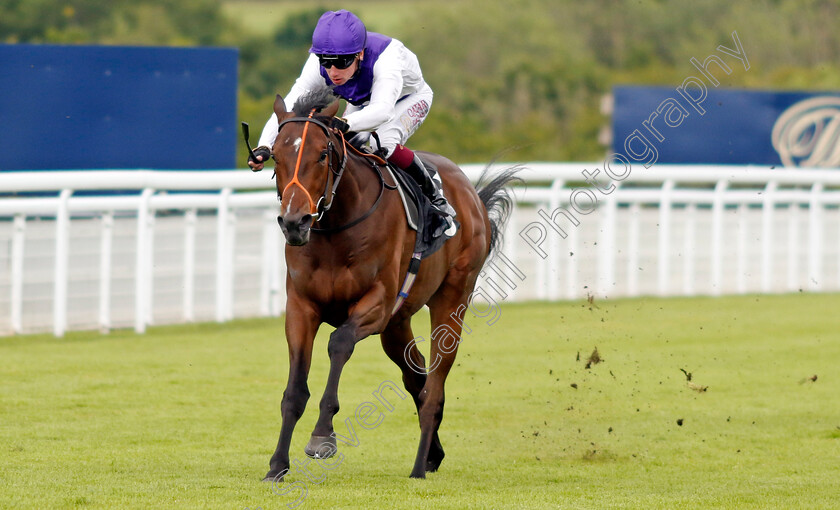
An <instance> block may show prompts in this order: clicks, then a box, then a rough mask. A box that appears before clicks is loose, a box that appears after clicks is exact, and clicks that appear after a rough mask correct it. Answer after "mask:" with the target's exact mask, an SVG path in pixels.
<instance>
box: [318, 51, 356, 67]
mask: <svg viewBox="0 0 840 510" xmlns="http://www.w3.org/2000/svg"><path fill="white" fill-rule="evenodd" d="M358 56H359V54H358V53H354V54H352V55H323V54H318V62H319V63H320V64H321V67H323V68H324V69H329V68H330V67H332V66H335V67H336V68H337V69H347V68H348V67H350V66H351V65H353V62H355V61H356V57H358Z"/></svg>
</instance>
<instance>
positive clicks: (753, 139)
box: [613, 79, 840, 167]
mask: <svg viewBox="0 0 840 510" xmlns="http://www.w3.org/2000/svg"><path fill="white" fill-rule="evenodd" d="M695 80H696V79H695ZM698 82H699V80H698ZM684 85H685V84H684ZM698 85H702V84H701V83H698ZM614 100H615V103H614V110H613V151H614V152H616V153H619V154H623V155H627V156H628V157H629V158H630V159H635V160H641V159H643V158H642V157H635V156H634V154H632V153H635V155H639V156H641V155H643V154H644V159H647V161H651V160H652V159H654V158H656V159H655V162H656V163H701V164H753V165H768V166H774V165H779V166H781V165H784V166H803V167H840V93H832V92H772V91H757V90H736V89H714V88H712V87H707V88H706V87H702V88H701V87H700V86H694V87H692V88H691V89H689V88H688V87H685V88H682V87H677V88H669V87H632V86H623V87H616V88H615V89H614Z"/></svg>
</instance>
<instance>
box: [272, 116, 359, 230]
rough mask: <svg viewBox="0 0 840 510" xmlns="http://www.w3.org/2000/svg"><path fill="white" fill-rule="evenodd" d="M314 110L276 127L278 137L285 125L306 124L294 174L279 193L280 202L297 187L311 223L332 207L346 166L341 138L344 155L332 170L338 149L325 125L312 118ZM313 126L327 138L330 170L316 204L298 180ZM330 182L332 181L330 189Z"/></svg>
mask: <svg viewBox="0 0 840 510" xmlns="http://www.w3.org/2000/svg"><path fill="white" fill-rule="evenodd" d="M315 112H316V110H314V109H313V110H312V111H311V112H309V116H308V117H292V118H289V119H285V120H283V121H282V122H280V124H279V125H278V126H277V133H278V135H279V133H280V130H281V129H283V126H284V125H286V124H291V123H292V122H304V123H306V125H305V126H303V135H301V141H300V147H298V157H297V162H295V173H294V175H293V176H292V180H291V181H289V183H288V184H286V187H285V188H283V191H282V192H281V193H280V198H281V200H282V197H283V195H285V194H286V190H288V189H289V188H290V187H292V186H293V185H297V187H299V188H300V189H301V190H303V193H304V194H305V195H306V198H307V200H309V212H310V214H312V218H313V222H315V221H318V220H320V219H321V218H323V217H324V214H326V212H327V211H329V210H330V207H332V204H333V200H334V198H335V191H336V189H337V188H338V184H339V182H340V181H341V177H342V176H343V175H344V168H345V167H346V166H347V142H345V141H344V137H343V136H342V137H341V141H342V144H343V146H344V154H343V155H342V157H341V164H340V165H339V167H338V170H337V171H336V170H334V169H333V154H334V153H337V152H338V149H337V148H336V147H335V144H333V138H332V136H330V128H329V127H327V125H326V124H324V123H323V122H321V121H320V120H318V119H316V118H314V117H313V115H315ZM310 124H315V125H316V126H318V127H320V128H321V129H322V130H323V131H324V134H325V135H326V136H327V168H328V169H329V170H330V178H328V179H327V182H326V183H325V184H324V192H323V193H322V194H321V197H320V198H319V199H318V203H317V204H316V203H315V201H314V200H313V199H312V195H310V194H309V190H307V189H306V188H305V187H304V186H303V184H302V183H301V182H300V180H299V179H298V172H300V162H301V159H302V158H303V147H304V145H305V144H306V134H307V132H308V131H309V125H310ZM330 180H332V181H333V183H332V189H330ZM327 195H329V197H330V198H329V203H326V200H327Z"/></svg>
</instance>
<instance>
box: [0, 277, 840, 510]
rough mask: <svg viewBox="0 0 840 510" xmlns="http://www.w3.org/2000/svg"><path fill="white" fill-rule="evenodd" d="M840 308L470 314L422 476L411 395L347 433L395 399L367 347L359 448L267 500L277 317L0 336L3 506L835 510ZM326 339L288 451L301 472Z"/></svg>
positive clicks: (655, 305) (736, 306) (712, 303)
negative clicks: (380, 391)
mask: <svg viewBox="0 0 840 510" xmlns="http://www.w3.org/2000/svg"><path fill="white" fill-rule="evenodd" d="M838 310H840V295H826V294H792V295H784V296H740V297H725V298H692V299H651V298H649V299H627V300H623V299H619V300H609V301H600V302H599V301H595V302H593V303H588V302H586V301H577V302H564V303H556V304H544V303H524V304H503V305H502V307H501V315H500V316H499V317H498V320H497V321H496V322H495V323H494V324H492V325H488V324H486V323H485V322H483V319H481V318H479V317H474V316H471V315H470V314H468V318H467V325H468V326H469V327H470V328H471V332H470V333H469V334H465V335H464V336H463V338H462V343H461V345H460V348H459V353H458V361H457V362H456V365H457V366H456V367H455V368H454V369H453V371H452V373H451V374H450V377H449V380H448V385H447V394H446V397H447V404H446V410H445V413H444V421H443V425H442V427H441V430H440V436H441V441H442V443H443V446H444V448H445V450H446V453H447V456H446V459H445V460H444V461H443V464H442V466H441V470H440V471H439V472H437V473H433V474H430V475H429V476H428V478H427V479H426V480H413V479H409V478H408V474H409V472H410V470H411V466H412V463H413V460H414V455H415V453H416V449H417V441H418V437H419V428H418V425H417V417H416V415H415V411H414V408H413V404H412V403H411V401H410V399H406V400H400V399H399V398H397V397H396V396H395V394H394V393H393V392H386V394H387V395H388V396H389V398H388V401H390V402H391V403H392V404H393V409H392V410H388V409H387V408H385V407H384V406H383V405H382V404H381V403H380V404H379V409H378V410H377V411H376V413H374V414H373V416H374V417H376V416H378V417H379V419H380V423H379V424H378V425H376V426H375V427H372V428H364V427H362V426H360V425H359V423H358V422H357V421H356V416H355V410H356V409H358V408H360V405H362V404H363V403H364V402H374V403H379V401H378V400H376V399H375V398H374V397H373V395H372V393H373V392H375V391H376V390H377V388H379V386H380V385H381V384H382V383H383V381H389V380H390V381H394V382H396V383H400V374H399V372H398V370H397V368H396V366H395V365H393V364H392V363H391V362H390V361H389V360H388V359H387V358H386V356H385V355H384V353H383V352H382V349H381V346H380V345H379V340H378V338H369V339H366V340H364V341H363V342H361V343H360V344H359V345H358V346H357V348H356V352H355V353H354V355H353V357H352V358H351V360H350V362H349V364H348V365H347V367H346V368H345V370H344V374H343V379H342V385H341V389H340V392H339V396H340V399H341V403H342V409H341V411H340V413H339V415H338V416H337V417H336V420H335V425H336V431H337V432H338V433H340V434H343V435H349V431H348V425H347V424H348V423H349V424H350V426H352V427H353V431H354V432H355V434H356V437H357V442H358V446H356V447H351V446H345V445H343V444H341V443H339V446H340V452H341V455H342V457H341V460H340V463H337V464H334V465H332V466H331V467H332V469H329V470H327V469H325V468H324V467H323V466H321V465H318V464H317V463H316V462H315V461H312V463H311V464H309V465H308V469H309V470H310V471H309V476H308V477H307V476H306V475H305V474H304V473H303V471H302V470H300V469H298V470H295V471H293V472H292V473H291V474H290V475H289V476H288V477H287V482H286V483H285V484H283V485H280V486H272V485H271V484H267V483H262V482H260V478H261V477H262V476H263V475H264V474H265V472H266V470H267V468H268V460H269V457H270V456H271V454H272V452H273V450H274V446H275V444H276V441H277V436H278V433H279V430H280V399H281V395H282V391H283V389H284V386H285V381H286V370H287V351H286V346H285V340H284V337H283V321H282V319H276V320H263V319H261V320H247V321H235V322H231V323H226V324H197V325H182V326H168V327H155V328H151V329H150V330H149V332H148V333H147V334H145V335H135V334H134V333H132V332H128V331H116V332H112V333H111V334H108V335H100V334H98V333H70V334H68V335H67V336H66V337H65V338H60V339H57V338H53V337H51V336H22V337H11V338H0V508H22V509H29V508H33V509H34V508H37V509H42V508H59V509H60V508H86V509H87V508H97V509H99V508H102V509H105V508H108V509H110V508H119V509H128V508H137V509H149V508H169V509H193V508H201V509H217V508H218V509H228V510H242V509H245V508H250V509H256V508H262V509H264V510H269V509H282V508H287V507H291V505H294V504H295V501H296V499H297V498H300V499H297V508H304V509H325V508H328V509H335V508H347V509H357V508H387V509H409V508H411V509H415V508H434V509H439V508H444V509H485V508H521V509H538V508H644V509H648V508H662V509H675V508H686V509H695V508H704V509H707V508H733V509H745V508H756V509H758V508H762V509H764V508H803V509H804V508H807V509H813V508H840V482H838V481H840V319H838V317H839V316H840V313H838ZM427 318H428V316H427V315H425V314H421V316H418V317H417V318H416V319H415V327H416V330H415V333H416V334H418V335H425V336H427V337H428V325H427ZM329 332H330V331H329V328H326V327H325V328H323V329H322V331H321V332H320V333H319V336H318V339H317V340H316V348H315V357H314V359H313V369H312V373H311V375H310V381H309V383H310V390H311V392H312V397H311V398H310V400H309V405H308V407H307V411H306V413H305V414H304V416H303V418H302V419H301V422H300V423H299V425H298V428H297V430H296V433H295V436H294V439H293V443H292V452H291V456H292V459H293V462H297V463H299V464H300V465H305V464H306V460H305V459H306V457H305V456H304V455H303V446H304V444H305V443H306V441H307V440H308V438H309V434H310V432H311V431H312V428H313V426H314V423H315V419H316V417H317V411H318V401H319V399H320V397H321V393H322V391H323V387H324V383H325V381H326V374H327V356H326V340H327V337H328V334H329ZM419 345H420V347H421V348H426V349H421V350H424V351H427V350H428V349H427V347H428V345H429V342H425V343H421V344H419ZM596 348H597V350H598V355H599V357H600V360H601V361H600V362H599V363H592V362H591V361H590V357H591V355H592V354H593V351H594V350H595V349H596ZM587 364H588V365H589V367H588V368H587ZM687 374H691V380H690V381H689V380H688V377H687ZM400 387H401V384H400ZM362 408H364V406H362ZM378 413H381V414H378ZM345 420H346V421H345ZM334 460H335V459H334ZM304 490H305V495H304Z"/></svg>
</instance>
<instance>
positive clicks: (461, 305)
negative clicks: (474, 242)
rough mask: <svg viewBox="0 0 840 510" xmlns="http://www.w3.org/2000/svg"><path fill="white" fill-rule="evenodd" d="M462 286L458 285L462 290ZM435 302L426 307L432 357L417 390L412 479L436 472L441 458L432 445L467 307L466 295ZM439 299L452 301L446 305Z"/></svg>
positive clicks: (434, 441)
mask: <svg viewBox="0 0 840 510" xmlns="http://www.w3.org/2000/svg"><path fill="white" fill-rule="evenodd" d="M463 288H465V287H461V289H463ZM435 301H437V303H434V302H433V303H430V305H429V309H430V310H431V313H432V339H431V344H432V345H431V349H430V352H429V359H430V360H432V361H431V364H430V366H429V369H428V375H427V376H426V383H425V384H424V386H423V390H422V391H421V392H420V402H421V405H420V410H419V413H418V414H419V417H420V445H419V446H418V448H417V457H416V459H415V460H414V468H413V469H412V470H411V477H412V478H425V477H426V472H427V471H429V472H432V471H437V469H438V467H439V466H440V462H441V461H442V460H443V449H440V452H439V453H440V455H439V456H438V452H437V449H436V448H434V447H433V445H435V444H437V445H438V447H439V446H440V441H439V439H438V429H439V428H440V423H441V420H443V404H444V400H445V395H444V384H445V383H446V377H447V376H448V375H449V370H450V369H451V368H452V364H453V363H454V362H455V354H456V353H457V351H458V343H460V341H461V328H462V326H461V325H462V324H463V319H464V312H465V311H466V308H467V305H466V303H467V297H466V296H461V297H460V298H459V299H457V300H454V299H450V300H446V298H445V297H444V298H442V299H437V300H435ZM441 301H449V302H450V303H453V302H454V303H453V304H451V305H449V306H445V304H444V303H442V302H441Z"/></svg>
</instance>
